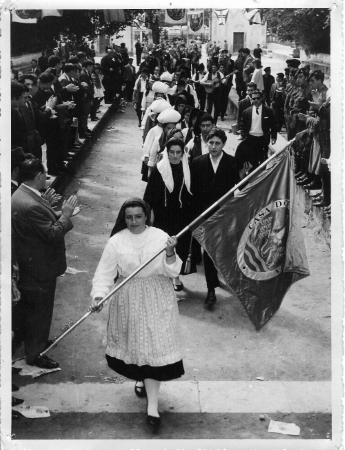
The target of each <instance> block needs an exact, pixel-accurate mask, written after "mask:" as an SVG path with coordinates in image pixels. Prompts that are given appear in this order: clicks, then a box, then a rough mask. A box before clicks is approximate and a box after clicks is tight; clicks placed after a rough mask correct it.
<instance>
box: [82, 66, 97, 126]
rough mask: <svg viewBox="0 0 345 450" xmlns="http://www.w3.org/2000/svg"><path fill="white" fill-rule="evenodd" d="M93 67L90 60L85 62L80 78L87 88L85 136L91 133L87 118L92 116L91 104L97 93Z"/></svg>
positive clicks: (85, 97)
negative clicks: (94, 85)
mask: <svg viewBox="0 0 345 450" xmlns="http://www.w3.org/2000/svg"><path fill="white" fill-rule="evenodd" d="M93 66H94V62H93V61H91V60H88V59H87V60H86V61H84V62H83V70H82V71H81V74H80V76H79V81H80V83H81V85H82V86H85V93H86V96H84V107H83V116H82V127H83V130H84V133H85V134H87V133H90V130H89V129H88V127H87V118H88V116H89V114H90V109H91V103H92V101H93V94H94V92H95V90H94V87H93V81H92V78H91V73H92V71H93Z"/></svg>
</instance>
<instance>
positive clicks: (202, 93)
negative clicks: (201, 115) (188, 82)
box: [196, 86, 206, 111]
mask: <svg viewBox="0 0 345 450" xmlns="http://www.w3.org/2000/svg"><path fill="white" fill-rule="evenodd" d="M196 95H197V97H198V100H199V103H200V111H205V103H206V91H205V89H204V88H203V87H202V86H201V87H199V88H198V89H197V91H196Z"/></svg>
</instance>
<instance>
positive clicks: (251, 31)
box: [210, 9, 267, 54]
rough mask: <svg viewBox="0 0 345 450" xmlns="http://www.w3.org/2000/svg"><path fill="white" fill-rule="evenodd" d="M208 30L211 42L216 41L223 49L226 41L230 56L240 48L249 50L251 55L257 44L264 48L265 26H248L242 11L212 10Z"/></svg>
mask: <svg viewBox="0 0 345 450" xmlns="http://www.w3.org/2000/svg"><path fill="white" fill-rule="evenodd" d="M210 28H211V33H210V39H211V40H212V42H213V41H216V42H217V44H218V43H219V44H220V46H221V47H223V44H224V40H226V41H227V43H228V50H229V52H230V53H232V54H235V53H237V52H238V49H239V48H241V47H246V48H249V49H250V51H251V53H252V52H253V50H254V48H256V46H257V44H260V46H261V47H264V46H266V29H267V27H266V24H264V25H256V24H255V25H250V23H249V21H248V20H247V19H246V18H245V16H244V14H243V12H242V9H214V10H213V11H212V19H211V24H210Z"/></svg>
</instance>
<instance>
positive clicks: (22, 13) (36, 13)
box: [12, 9, 63, 23]
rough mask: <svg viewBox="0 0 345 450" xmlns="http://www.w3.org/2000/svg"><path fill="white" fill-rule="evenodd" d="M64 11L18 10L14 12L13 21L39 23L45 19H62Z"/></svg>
mask: <svg viewBox="0 0 345 450" xmlns="http://www.w3.org/2000/svg"><path fill="white" fill-rule="evenodd" d="M62 13H63V10H62V9H17V10H13V11H12V21H13V22H18V23H37V19H42V18H43V17H51V16H53V17H61V16H62Z"/></svg>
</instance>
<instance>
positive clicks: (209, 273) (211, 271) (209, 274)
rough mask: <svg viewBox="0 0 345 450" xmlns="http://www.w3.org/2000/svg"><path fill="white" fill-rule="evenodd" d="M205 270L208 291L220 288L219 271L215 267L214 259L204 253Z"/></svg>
mask: <svg viewBox="0 0 345 450" xmlns="http://www.w3.org/2000/svg"><path fill="white" fill-rule="evenodd" d="M204 268H205V278H206V284H207V289H215V288H216V287H219V286H220V284H219V279H218V271H217V269H216V268H215V267H214V264H213V261H212V259H211V258H210V257H209V256H208V253H207V252H206V251H204Z"/></svg>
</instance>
